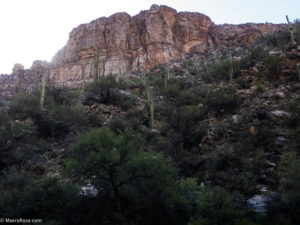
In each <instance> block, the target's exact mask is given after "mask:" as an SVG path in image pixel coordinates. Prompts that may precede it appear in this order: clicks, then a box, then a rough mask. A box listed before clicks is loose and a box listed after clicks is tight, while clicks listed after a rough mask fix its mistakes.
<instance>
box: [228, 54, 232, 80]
mask: <svg viewBox="0 0 300 225" xmlns="http://www.w3.org/2000/svg"><path fill="white" fill-rule="evenodd" d="M229 63H230V68H229V78H230V82H233V59H232V53H231V50H230V51H229Z"/></svg>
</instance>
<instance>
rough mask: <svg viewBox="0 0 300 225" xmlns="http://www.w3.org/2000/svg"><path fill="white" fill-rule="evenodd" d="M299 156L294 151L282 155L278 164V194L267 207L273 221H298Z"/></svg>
mask: <svg viewBox="0 0 300 225" xmlns="http://www.w3.org/2000/svg"><path fill="white" fill-rule="evenodd" d="M299 174H300V157H299V155H297V153H296V152H295V151H291V152H286V153H284V154H283V155H282V157H281V161H280V164H279V178H280V182H279V188H280V189H279V190H280V193H279V195H275V196H274V198H273V202H271V204H270V207H269V215H270V217H271V218H273V221H274V222H275V221H278V220H280V219H281V220H282V219H284V220H291V222H292V224H297V223H299V221H300V216H299V215H300V210H299V209H300V207H299V206H300V191H299V190H300V177H299Z"/></svg>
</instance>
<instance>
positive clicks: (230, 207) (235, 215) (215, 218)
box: [189, 187, 245, 225]
mask: <svg viewBox="0 0 300 225" xmlns="http://www.w3.org/2000/svg"><path fill="white" fill-rule="evenodd" d="M198 201H199V202H198V215H197V216H196V217H194V218H193V219H192V220H191V222H190V223H189V225H231V224H233V223H234V220H237V219H239V218H243V217H244V216H245V211H243V210H242V209H240V207H239V206H238V205H236V204H235V203H234V201H233V198H232V196H230V195H229V194H228V193H227V192H226V191H225V190H224V189H223V188H220V187H214V188H212V189H210V188H202V189H201V192H200V194H199V198H198Z"/></svg>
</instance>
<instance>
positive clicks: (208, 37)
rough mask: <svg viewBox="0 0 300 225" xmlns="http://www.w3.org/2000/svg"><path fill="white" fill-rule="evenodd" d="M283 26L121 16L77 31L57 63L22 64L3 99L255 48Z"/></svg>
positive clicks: (183, 15)
mask: <svg viewBox="0 0 300 225" xmlns="http://www.w3.org/2000/svg"><path fill="white" fill-rule="evenodd" d="M281 27H282V26H280V25H271V24H269V25H265V24H244V25H214V24H213V22H212V21H211V19H210V18H209V17H207V16H205V15H203V14H200V13H190V12H180V13H177V12H176V10H174V9H172V8H169V7H167V6H157V5H153V6H152V7H151V8H150V10H146V11H142V12H140V14H138V15H136V16H134V17H131V16H130V15H128V14H127V13H117V14H114V15H112V16H110V17H108V18H104V17H103V18H99V19H97V20H94V21H92V22H91V23H89V24H83V25H80V26H78V27H77V28H75V29H74V30H73V31H71V33H70V36H69V41H68V42H67V44H66V46H65V47H64V48H63V49H61V50H60V51H59V52H58V53H57V54H56V55H55V56H54V58H53V60H52V62H51V63H47V62H40V61H37V62H35V63H34V64H33V66H32V68H31V69H29V70H24V69H23V68H22V67H21V66H20V65H17V67H16V68H14V70H13V74H12V75H11V76H3V77H1V78H0V95H6V96H11V95H13V93H14V91H15V89H16V87H18V88H22V89H26V90H28V91H30V90H33V89H34V88H35V87H36V86H37V85H38V84H39V83H40V80H41V76H42V75H46V76H47V80H48V82H52V83H54V84H57V85H61V86H68V87H77V86H80V85H81V84H82V83H83V82H90V81H92V80H93V79H95V77H100V76H106V75H108V74H123V73H126V72H130V71H133V70H144V69H149V68H151V67H153V66H155V65H156V64H157V63H166V62H168V61H170V60H174V59H183V58H184V57H185V56H186V54H192V53H205V52H208V51H213V50H214V49H216V48H217V47H218V46H219V45H222V44H223V45H224V44H226V43H227V44H230V45H231V44H236V45H238V44H239V45H240V44H244V45H249V44H251V43H253V42H254V41H255V39H256V38H257V37H258V36H259V35H261V34H263V33H266V32H269V31H274V30H276V29H281Z"/></svg>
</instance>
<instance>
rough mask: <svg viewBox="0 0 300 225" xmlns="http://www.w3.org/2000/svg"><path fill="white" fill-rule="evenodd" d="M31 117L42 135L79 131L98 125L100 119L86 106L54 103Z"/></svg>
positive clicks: (55, 136)
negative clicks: (46, 109) (51, 106)
mask: <svg viewBox="0 0 300 225" xmlns="http://www.w3.org/2000/svg"><path fill="white" fill-rule="evenodd" d="M48 110H49V111H43V112H41V113H39V114H37V115H36V116H34V117H33V122H34V124H35V125H36V127H37V131H38V133H39V135H40V136H42V137H52V138H59V137H62V138H63V137H65V136H66V135H67V134H68V133H69V132H70V131H73V132H74V133H80V132H82V131H85V130H87V129H88V128H90V127H95V126H99V125H100V123H101V121H100V119H99V118H98V116H97V114H96V113H95V112H92V111H91V110H89V108H88V107H87V108H86V107H82V106H74V107H71V106H68V105H55V106H53V108H50V109H48Z"/></svg>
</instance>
